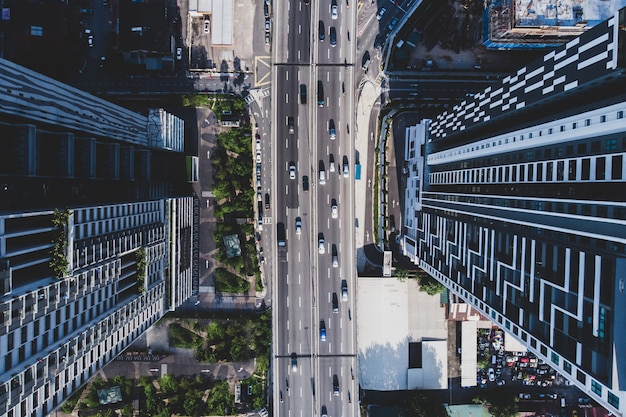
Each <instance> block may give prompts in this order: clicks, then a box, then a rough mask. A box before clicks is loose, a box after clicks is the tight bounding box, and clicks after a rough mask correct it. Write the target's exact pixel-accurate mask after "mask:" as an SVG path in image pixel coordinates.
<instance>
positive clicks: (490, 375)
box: [487, 368, 496, 382]
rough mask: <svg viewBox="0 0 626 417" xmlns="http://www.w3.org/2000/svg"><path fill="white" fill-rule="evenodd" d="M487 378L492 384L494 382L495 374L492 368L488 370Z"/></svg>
mask: <svg viewBox="0 0 626 417" xmlns="http://www.w3.org/2000/svg"><path fill="white" fill-rule="evenodd" d="M487 376H488V377H489V381H490V382H494V381H495V380H496V373H495V372H494V371H493V368H489V369H488V370H487Z"/></svg>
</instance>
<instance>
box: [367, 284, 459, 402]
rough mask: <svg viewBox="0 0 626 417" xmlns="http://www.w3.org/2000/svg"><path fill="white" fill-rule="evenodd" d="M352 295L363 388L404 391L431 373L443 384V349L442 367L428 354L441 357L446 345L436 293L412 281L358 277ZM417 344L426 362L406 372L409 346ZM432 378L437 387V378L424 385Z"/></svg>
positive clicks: (443, 317)
mask: <svg viewBox="0 0 626 417" xmlns="http://www.w3.org/2000/svg"><path fill="white" fill-rule="evenodd" d="M357 292H358V295H357V298H356V300H357V314H358V317H359V319H358V320H357V335H358V336H357V337H358V341H357V346H358V347H359V351H358V366H359V376H360V378H359V379H360V382H361V386H362V387H363V388H364V389H370V390H378V391H394V390H405V389H409V386H414V385H415V384H421V383H422V382H421V381H424V378H426V379H429V378H431V376H432V375H438V376H441V375H443V378H444V379H445V380H446V381H447V362H446V360H447V355H446V352H447V350H446V349H445V347H444V348H443V358H444V360H443V363H441V362H442V361H441V360H439V359H438V360H435V361H432V360H430V359H429V358H430V356H428V355H431V354H432V355H435V356H433V357H436V358H440V357H441V355H440V352H441V349H442V343H443V344H444V346H445V344H446V343H447V342H446V340H447V334H448V332H447V323H446V320H445V309H444V308H443V307H442V306H441V303H440V301H439V295H436V296H430V295H428V294H426V293H424V292H421V291H419V286H418V283H417V282H416V281H415V280H410V279H409V280H406V281H404V282H400V281H399V280H398V279H396V278H382V277H381V278H358V282H357ZM416 342H422V352H426V353H428V355H426V356H425V357H424V355H422V357H423V358H425V359H426V360H422V368H419V369H417V368H416V369H410V370H409V344H410V343H416ZM435 351H438V352H439V354H436V352H435ZM433 352H435V353H433ZM432 365H435V366H432ZM440 367H441V368H440ZM443 367H445V368H443ZM435 380H436V383H437V385H440V382H441V378H439V377H437V378H435V379H434V380H433V381H430V382H429V384H430V383H432V382H434V381H435Z"/></svg>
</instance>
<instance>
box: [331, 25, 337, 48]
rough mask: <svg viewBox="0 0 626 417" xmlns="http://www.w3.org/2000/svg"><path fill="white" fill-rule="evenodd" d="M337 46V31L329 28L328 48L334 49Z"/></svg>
mask: <svg viewBox="0 0 626 417" xmlns="http://www.w3.org/2000/svg"><path fill="white" fill-rule="evenodd" d="M336 45H337V31H336V30H335V27H334V26H331V27H330V46H332V47H335V46H336Z"/></svg>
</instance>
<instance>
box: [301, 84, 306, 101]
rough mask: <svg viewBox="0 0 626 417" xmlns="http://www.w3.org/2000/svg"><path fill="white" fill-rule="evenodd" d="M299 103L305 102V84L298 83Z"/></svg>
mask: <svg viewBox="0 0 626 417" xmlns="http://www.w3.org/2000/svg"><path fill="white" fill-rule="evenodd" d="M300 104H306V84H300Z"/></svg>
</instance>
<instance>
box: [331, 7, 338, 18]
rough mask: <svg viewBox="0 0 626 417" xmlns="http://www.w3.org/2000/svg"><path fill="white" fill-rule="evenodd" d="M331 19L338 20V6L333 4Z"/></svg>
mask: <svg viewBox="0 0 626 417" xmlns="http://www.w3.org/2000/svg"><path fill="white" fill-rule="evenodd" d="M330 17H332V18H333V20H335V19H337V5H336V4H333V5H332V6H331V7H330Z"/></svg>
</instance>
